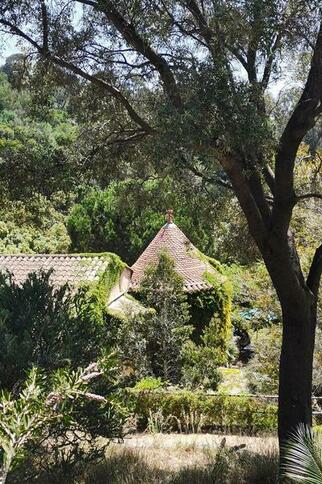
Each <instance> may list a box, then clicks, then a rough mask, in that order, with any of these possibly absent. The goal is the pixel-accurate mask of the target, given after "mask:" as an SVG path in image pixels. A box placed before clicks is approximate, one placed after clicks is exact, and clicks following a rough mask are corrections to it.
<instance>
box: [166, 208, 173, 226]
mask: <svg viewBox="0 0 322 484" xmlns="http://www.w3.org/2000/svg"><path fill="white" fill-rule="evenodd" d="M167 224H173V210H172V208H169V209H168V210H167Z"/></svg>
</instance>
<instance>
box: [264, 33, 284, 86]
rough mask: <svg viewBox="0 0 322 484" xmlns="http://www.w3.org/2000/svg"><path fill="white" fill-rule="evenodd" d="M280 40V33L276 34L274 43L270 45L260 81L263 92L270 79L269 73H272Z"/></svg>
mask: <svg viewBox="0 0 322 484" xmlns="http://www.w3.org/2000/svg"><path fill="white" fill-rule="evenodd" d="M281 39H282V33H281V32H278V34H277V35H276V38H275V42H274V43H273V45H272V48H271V52H270V54H269V56H268V57H267V60H266V64H265V67H264V72H263V77H262V80H261V86H262V89H263V90H265V89H266V88H267V86H268V83H269V80H270V77H271V73H272V67H273V62H274V57H275V53H276V51H277V49H278V48H279V46H280V42H281Z"/></svg>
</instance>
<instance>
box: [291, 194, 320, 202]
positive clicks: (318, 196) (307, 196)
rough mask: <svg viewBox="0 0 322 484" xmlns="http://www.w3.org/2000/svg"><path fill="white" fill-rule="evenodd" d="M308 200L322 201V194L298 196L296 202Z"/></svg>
mask: <svg viewBox="0 0 322 484" xmlns="http://www.w3.org/2000/svg"><path fill="white" fill-rule="evenodd" d="M308 198H319V199H320V200H322V193H318V192H316V193H315V192H312V193H304V194H303V195H297V196H296V201H301V200H306V199H308Z"/></svg>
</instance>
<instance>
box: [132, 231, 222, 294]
mask: <svg viewBox="0 0 322 484" xmlns="http://www.w3.org/2000/svg"><path fill="white" fill-rule="evenodd" d="M162 251H166V252H167V253H168V254H169V255H170V257H171V258H172V259H173V260H174V262H175V269H176V271H177V272H178V273H179V274H180V275H181V276H182V277H183V280H184V289H185V291H187V292H196V291H202V290H204V289H210V288H211V287H212V286H211V285H210V284H208V283H207V282H206V281H205V280H204V277H203V275H204V273H205V272H206V271H207V272H215V271H214V270H213V268H212V266H211V265H210V264H209V263H208V262H207V261H203V260H200V257H198V251H197V249H196V248H195V246H194V245H193V244H192V243H191V242H190V240H189V239H188V238H187V237H186V236H185V234H184V233H183V232H182V231H181V230H180V229H179V228H178V227H177V226H176V224H174V223H167V224H166V225H164V226H163V227H162V228H161V229H160V230H159V232H158V233H157V235H156V236H155V237H154V239H153V240H152V242H151V243H150V244H149V245H148V247H147V248H146V249H145V251H144V252H143V254H142V255H141V256H140V257H139V258H138V260H137V261H136V262H135V263H134V264H133V266H132V270H133V275H132V286H131V287H132V289H133V290H134V291H135V290H137V289H138V288H139V286H140V283H141V281H142V279H143V277H144V273H145V270H146V268H147V267H148V266H151V265H155V264H157V263H158V259H159V255H160V252H162Z"/></svg>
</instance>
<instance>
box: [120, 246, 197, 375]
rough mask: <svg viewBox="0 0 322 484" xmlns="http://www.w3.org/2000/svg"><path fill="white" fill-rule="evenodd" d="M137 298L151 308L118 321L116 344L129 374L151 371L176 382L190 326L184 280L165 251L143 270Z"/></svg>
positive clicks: (147, 373) (180, 370)
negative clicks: (154, 262)
mask: <svg viewBox="0 0 322 484" xmlns="http://www.w3.org/2000/svg"><path fill="white" fill-rule="evenodd" d="M140 299H141V301H142V302H143V303H144V305H145V306H146V307H147V308H151V309H150V310H145V311H144V312H141V313H136V314H132V315H129V317H128V318H126V319H125V320H123V321H120V322H119V325H118V326H117V327H116V331H115V339H116V341H115V344H116V347H117V349H118V350H119V351H120V354H121V358H122V360H123V362H124V364H125V365H126V367H127V368H128V373H129V374H130V375H131V377H132V378H134V379H140V378H142V377H145V376H148V375H154V376H155V377H161V378H162V379H164V380H166V381H169V382H172V383H178V382H179V381H180V378H181V372H182V351H183V347H184V344H185V343H186V342H187V341H188V339H189V335H190V333H191V330H192V328H191V326H189V325H188V322H189V312H188V304H187V298H186V295H185V293H184V292H183V281H182V279H181V277H180V276H179V275H178V274H177V273H176V272H175V270H174V263H173V260H172V259H171V258H170V257H169V256H168V255H167V254H161V255H160V259H159V263H158V265H157V266H156V267H150V268H148V270H147V271H146V275H145V278H144V280H143V281H142V284H141V287H140Z"/></svg>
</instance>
